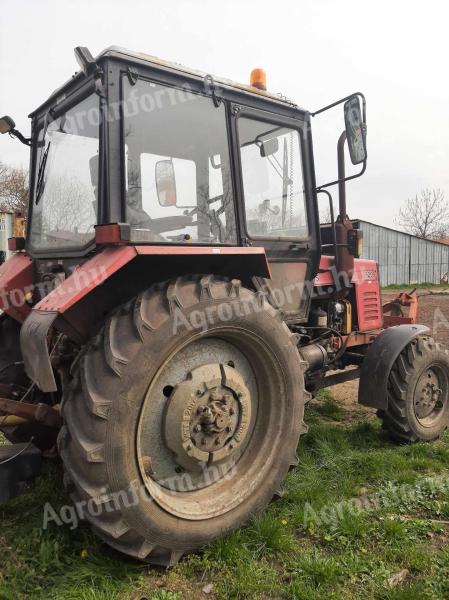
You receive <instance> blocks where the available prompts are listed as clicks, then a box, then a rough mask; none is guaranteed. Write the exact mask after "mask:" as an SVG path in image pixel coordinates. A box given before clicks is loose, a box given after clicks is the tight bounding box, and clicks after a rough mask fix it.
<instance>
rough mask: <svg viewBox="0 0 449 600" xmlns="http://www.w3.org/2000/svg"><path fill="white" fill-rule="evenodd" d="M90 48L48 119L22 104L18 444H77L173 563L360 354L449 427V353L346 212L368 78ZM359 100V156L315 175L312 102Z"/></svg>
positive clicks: (145, 543)
mask: <svg viewBox="0 0 449 600" xmlns="http://www.w3.org/2000/svg"><path fill="white" fill-rule="evenodd" d="M75 54H76V57H77V59H78V62H79V64H80V66H81V70H80V72H78V73H77V74H76V75H75V76H74V77H72V78H71V79H70V80H69V81H68V82H67V83H66V84H65V85H63V86H62V87H61V88H60V89H58V90H57V91H55V92H54V93H53V94H52V95H51V96H50V98H49V99H48V100H47V101H46V102H44V103H43V104H42V105H41V106H40V107H38V108H37V109H36V110H35V111H34V112H33V113H32V114H31V119H32V130H31V136H30V138H26V137H24V136H23V135H22V134H21V133H20V132H19V131H17V130H16V129H15V125H14V122H13V120H12V119H11V118H10V117H4V118H3V119H1V121H0V131H1V132H2V133H9V134H10V135H11V136H13V137H14V136H15V137H17V138H19V139H20V140H21V141H22V142H23V143H25V144H27V145H29V146H30V150H31V162H30V164H31V175H30V199H29V210H28V221H27V235H26V239H24V238H22V237H19V236H16V237H14V238H12V239H10V240H9V245H10V249H11V250H14V251H15V253H14V255H13V256H12V257H11V258H10V259H9V260H8V261H7V262H6V263H5V264H4V265H2V266H1V267H0V290H1V293H0V305H1V307H2V309H3V314H2V316H1V322H0V324H1V334H0V335H1V347H0V361H1V362H0V365H1V370H0V375H1V384H0V392H1V394H0V395H1V396H2V398H1V399H0V410H1V413H2V415H3V416H0V429H1V430H2V431H3V433H4V435H5V436H6V437H7V438H8V439H9V440H10V441H11V442H13V445H12V446H11V448H12V449H14V448H16V447H17V448H19V449H20V448H22V450H19V452H21V451H22V452H23V453H25V454H26V452H25V450H26V448H27V447H28V446H23V444H29V442H30V440H32V442H33V444H34V446H37V447H38V448H39V449H40V450H42V451H45V452H47V453H50V454H51V453H54V454H55V453H56V440H57V449H58V452H59V455H60V457H61V460H62V463H63V465H64V470H65V484H66V488H67V491H68V493H69V494H70V497H71V498H72V500H73V501H74V502H76V503H77V507H78V508H79V509H80V510H81V511H82V513H83V516H84V517H85V518H86V519H88V520H89V521H90V522H91V524H92V526H93V528H94V530H95V531H96V532H97V533H98V535H99V536H100V537H101V538H102V539H103V540H105V541H106V542H107V543H108V544H110V545H111V546H113V547H114V548H116V549H118V550H120V551H122V552H124V553H126V554H128V555H131V556H134V557H137V558H139V559H142V560H146V561H149V562H150V563H155V564H164V565H171V564H174V563H175V562H176V561H177V560H178V559H179V558H180V557H181V556H182V555H183V554H184V553H186V552H190V551H194V550H196V549H198V548H201V547H203V546H204V545H205V544H207V543H209V542H210V541H212V540H213V539H214V538H216V537H217V536H219V535H222V534H224V533H226V532H228V531H231V530H233V529H235V528H237V527H239V526H240V525H242V524H243V523H245V522H246V521H247V520H248V518H249V517H250V516H251V515H253V514H254V513H255V512H257V511H260V510H261V509H263V508H264V507H265V506H266V505H267V504H268V503H269V502H270V500H271V499H272V498H273V496H275V495H276V494H279V493H281V489H282V482H283V480H284V478H285V476H286V474H287V472H288V470H289V469H290V468H291V467H292V466H295V465H296V464H297V457H296V449H297V446H298V441H299V437H300V435H301V433H304V432H305V431H306V426H305V424H304V422H303V416H304V405H305V403H306V402H307V400H308V399H309V398H310V397H311V394H313V393H314V392H315V391H316V390H318V389H319V388H323V387H328V386H331V385H334V384H337V383H339V382H342V381H347V380H350V379H355V378H360V393H359V402H361V403H362V404H364V405H366V406H371V407H374V408H376V409H377V411H378V415H379V417H380V418H381V419H382V420H383V423H384V425H385V427H386V428H387V429H388V430H389V431H390V432H391V434H392V435H393V436H394V437H395V438H396V439H397V440H399V441H403V442H412V441H415V440H434V439H436V438H437V437H438V436H439V435H440V434H441V433H442V432H443V430H444V429H445V428H446V427H447V425H448V421H449V407H448V392H449V390H448V381H449V379H448V377H449V358H448V353H447V352H446V351H445V350H444V349H442V348H441V347H440V346H439V345H438V344H436V343H435V342H434V341H433V339H432V338H431V337H429V330H428V328H427V327H424V326H420V325H416V324H415V323H414V321H415V315H416V297H415V296H410V297H405V296H401V297H400V299H398V301H397V302H396V303H393V304H392V305H389V306H388V307H387V309H388V310H389V312H390V313H391V314H390V315H389V316H386V317H384V314H383V309H382V304H381V291H380V286H379V277H378V269H377V265H376V263H375V262H374V261H372V260H364V259H361V258H359V257H360V251H361V250H360V244H361V232H360V231H358V230H356V229H354V228H353V226H352V224H351V221H350V220H349V219H348V216H347V214H346V201H345V182H346V181H347V180H348V179H352V178H353V177H355V176H358V175H352V176H346V174H345V164H344V152H345V148H346V147H347V149H348V151H349V155H350V158H351V162H352V163H353V164H354V165H360V168H361V171H360V173H359V174H362V173H363V172H364V170H365V167H366V160H367V153H366V123H365V121H366V119H365V99H364V97H363V95H362V94H360V93H357V94H353V95H351V96H348V97H346V98H344V99H342V100H340V101H339V102H336V103H334V104H332V105H330V106H327V107H325V108H324V109H322V110H321V111H317V112H315V113H310V112H308V111H306V110H303V109H301V108H298V106H297V105H296V104H294V103H293V102H291V101H289V100H287V99H285V98H284V97H281V96H277V95H274V94H271V93H269V92H267V91H266V89H265V87H266V86H265V83H264V74H263V72H261V70H255V71H254V72H253V74H252V81H251V85H249V86H247V85H241V84H237V83H234V82H231V81H227V80H221V79H214V78H213V77H212V76H210V75H205V74H202V73H199V72H196V71H192V70H189V69H186V68H184V67H182V66H180V65H177V64H170V63H167V62H163V61H160V60H158V59H156V58H154V57H151V56H147V55H144V54H135V53H131V52H128V51H125V50H122V49H118V48H110V49H107V50H105V51H104V52H102V53H101V54H100V55H99V56H98V57H97V58H96V59H94V58H93V57H92V55H91V54H90V52H89V51H88V50H87V49H86V48H82V47H78V48H76V49H75ZM339 104H343V115H344V120H345V131H344V132H343V133H342V134H341V136H340V139H339V143H338V178H337V179H336V180H335V181H331V182H330V183H329V184H326V185H323V186H320V187H318V188H317V186H316V182H315V170H314V159H313V145H312V133H311V121H312V119H313V118H314V117H315V116H318V114H320V113H321V112H323V111H325V110H327V109H329V108H333V107H336V106H337V105H339ZM331 185H338V187H339V207H340V208H339V215H338V217H337V219H336V220H334V217H333V210H332V198H331V196H330V193H329V192H328V188H329V187H330V186H331ZM319 193H323V194H326V195H327V197H328V199H329V201H330V209H331V213H330V214H331V224H330V225H327V226H323V227H320V223H319V217H318V203H317V195H318V194H319ZM401 304H409V305H410V306H411V312H412V313H413V314H411V315H409V317H404V316H402V308H401ZM386 325H393V326H391V327H388V328H386ZM15 444H22V446H15ZM13 451H14V450H11V452H13ZM15 456H16V457H17V453H16V454H15ZM13 458H14V457H13ZM9 464H14V460H12V461H9Z"/></svg>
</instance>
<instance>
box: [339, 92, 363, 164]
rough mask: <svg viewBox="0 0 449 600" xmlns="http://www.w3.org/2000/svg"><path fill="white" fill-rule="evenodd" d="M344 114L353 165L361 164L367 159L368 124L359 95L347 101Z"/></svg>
mask: <svg viewBox="0 0 449 600" xmlns="http://www.w3.org/2000/svg"><path fill="white" fill-rule="evenodd" d="M344 114H345V128H346V139H347V140H348V147H349V156H350V157H351V162H352V164H353V165H359V164H360V163H362V162H364V161H365V160H366V125H365V123H364V122H363V116H362V110H361V108H360V100H359V97H358V96H353V97H352V98H350V99H349V100H347V101H346V102H345V104H344Z"/></svg>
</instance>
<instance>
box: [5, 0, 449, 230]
mask: <svg viewBox="0 0 449 600" xmlns="http://www.w3.org/2000/svg"><path fill="white" fill-rule="evenodd" d="M0 9H1V10H0V15H1V18H0V81H1V87H0V113H2V114H8V115H10V116H12V117H13V118H14V120H15V121H16V125H17V127H18V128H19V129H20V130H22V132H23V133H25V134H28V133H29V130H30V124H29V120H28V118H27V115H28V113H29V112H30V111H31V110H32V109H34V108H35V107H36V106H37V105H38V104H40V103H41V102H42V101H43V100H45V99H46V98H47V97H48V95H49V93H50V92H51V91H53V90H54V89H55V88H56V87H58V86H59V85H61V84H62V83H63V82H64V81H66V80H67V79H68V78H69V77H70V76H71V75H72V74H73V73H74V72H75V71H76V70H77V64H76V62H75V58H74V54H73V48H74V47H75V46H77V45H83V46H88V47H89V49H90V50H91V51H92V53H93V54H97V53H98V52H100V51H101V50H102V49H103V48H105V47H107V46H110V45H119V46H123V47H126V48H129V49H131V50H136V51H142V52H147V53H149V54H154V55H156V56H159V57H161V58H164V59H167V60H172V61H175V62H180V63H183V64H184V65H186V66H190V67H194V68H197V69H200V70H204V71H206V72H209V73H212V74H215V75H222V76H225V77H228V78H231V79H234V80H237V81H241V82H248V78H249V73H250V71H251V69H252V68H254V67H263V68H264V69H266V71H267V75H268V87H269V89H270V90H271V91H274V92H282V93H283V94H285V95H286V96H288V97H290V98H292V99H294V100H295V101H296V102H297V103H298V104H299V105H300V106H302V107H305V108H307V109H309V110H316V109H317V108H319V107H321V106H323V105H325V104H327V103H329V102H332V101H334V100H336V99H338V98H340V97H342V96H345V95H347V94H348V93H350V92H353V91H362V92H364V94H365V95H366V98H367V111H368V115H367V116H368V119H367V120H368V152H369V160H368V168H367V172H366V174H365V175H364V176H363V177H362V178H360V179H359V180H356V181H355V182H350V183H348V191H347V193H348V204H349V212H350V216H351V217H354V218H355V217H358V218H362V219H366V220H369V221H373V222H376V223H380V224H383V225H387V226H388V225H389V226H392V225H393V219H394V217H395V215H396V213H397V210H398V207H399V205H400V204H401V203H402V202H404V200H406V199H407V198H408V197H409V196H412V195H415V194H416V193H417V192H419V190H420V189H422V188H424V187H430V188H442V189H443V190H444V192H445V194H446V198H448V199H449V164H448V158H449V75H448V72H449V71H448V65H447V60H448V56H449V52H448V33H447V28H448V22H449V4H448V3H447V2H444V1H443V0H441V1H436V0H427V1H426V2H417V1H408V2H405V1H397V2H393V1H392V0H389V1H385V0H377V1H375V2H374V1H368V2H367V1H365V2H360V0H349V1H345V0H340V1H338V2H337V1H331V0H324V1H323V0H315V1H304V0H276V1H274V0H270V1H265V0H258V1H253V0H246V1H245V0H240V1H236V0H226V1H223V0H222V1H221V2H218V1H216V0H215V1H212V0H208V1H207V0H197V1H196V2H195V1H188V0H163V1H161V0H158V1H157V2H153V1H151V0H146V1H141V0H128V2H125V1H123V0H120V1H118V0H107V1H98V0H97V1H94V0H89V1H87V0H77V1H76V2H71V1H64V2H61V0H59V2H57V1H54V0H39V1H31V0H0ZM338 133H339V132H338V131H336V132H335V138H334V137H332V136H330V137H329V139H328V140H327V141H326V140H322V136H320V139H319V144H318V140H315V141H316V144H317V146H318V147H317V148H316V150H315V152H316V154H317V155H319V154H320V150H322V149H323V150H325V152H324V154H326V153H327V156H329V155H330V154H329V153H330V151H331V149H332V156H334V155H335V154H334V153H335V150H334V146H335V142H336V139H337V137H338ZM321 144H322V146H321ZM326 144H327V146H326V147H325V145H326ZM0 160H1V161H4V162H7V163H11V164H14V165H24V166H27V165H28V152H27V148H26V147H25V146H23V145H21V144H20V143H19V142H18V141H15V140H11V139H10V138H9V136H6V135H5V136H1V139H0ZM327 160H329V159H327ZM323 164H324V163H323ZM328 166H329V165H328ZM322 175H323V173H318V174H317V179H318V180H321V179H322V177H321V176H322Z"/></svg>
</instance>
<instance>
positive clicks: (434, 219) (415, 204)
mask: <svg viewBox="0 0 449 600" xmlns="http://www.w3.org/2000/svg"><path fill="white" fill-rule="evenodd" d="M395 223H396V224H397V225H399V226H400V227H402V228H403V229H405V231H407V232H408V233H411V234H412V235H416V236H418V237H420V238H425V239H430V240H435V239H439V238H442V237H446V236H447V235H448V234H449V203H448V202H447V200H446V199H445V197H444V192H443V191H442V190H440V189H435V190H430V189H424V190H421V192H420V193H419V195H418V194H417V195H416V196H415V197H414V198H409V199H408V200H407V202H406V203H405V204H404V206H403V207H402V208H400V210H399V213H398V216H397V217H396V219H395Z"/></svg>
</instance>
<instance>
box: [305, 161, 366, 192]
mask: <svg viewBox="0 0 449 600" xmlns="http://www.w3.org/2000/svg"><path fill="white" fill-rule="evenodd" d="M365 171H366V159H365V160H364V161H363V166H362V170H361V171H360V173H356V174H355V175H350V176H349V177H345V178H344V179H342V180H340V179H336V180H335V181H330V182H329V183H325V184H323V185H320V186H319V187H317V188H316V190H315V191H316V192H317V193H318V192H320V191H321V190H323V189H324V188H328V187H331V186H333V185H337V183H338V184H339V183H340V181H351V179H357V178H358V177H361V176H362V175H363V173H364V172H365Z"/></svg>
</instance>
